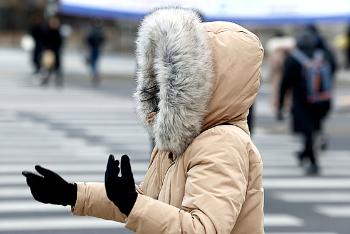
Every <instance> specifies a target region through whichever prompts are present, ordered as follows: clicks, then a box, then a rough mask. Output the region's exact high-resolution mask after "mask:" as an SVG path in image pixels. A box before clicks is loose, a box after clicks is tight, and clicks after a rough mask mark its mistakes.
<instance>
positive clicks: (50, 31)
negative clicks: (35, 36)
mask: <svg viewBox="0 0 350 234" xmlns="http://www.w3.org/2000/svg"><path fill="white" fill-rule="evenodd" d="M60 26H61V24H60V21H59V19H58V18H57V17H53V18H51V19H50V20H49V22H48V25H47V28H46V30H45V39H44V50H45V51H51V52H52V53H53V55H54V63H53V67H52V68H51V69H50V71H49V73H48V75H47V76H46V77H44V79H43V81H42V85H46V84H47V83H48V82H49V79H50V76H51V73H53V72H54V73H56V74H55V75H56V85H57V86H62V85H63V76H62V68H61V53H62V45H63V37H62V35H61V32H60Z"/></svg>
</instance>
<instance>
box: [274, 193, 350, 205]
mask: <svg viewBox="0 0 350 234" xmlns="http://www.w3.org/2000/svg"><path fill="white" fill-rule="evenodd" d="M274 196H275V197H276V198H278V199H280V200H283V201H286V202H307V203H310V202H317V203H319V202H325V203H326V202H341V203H343V202H350V192H328V191H319V192H288V193H286V192H279V193H276V194H274Z"/></svg>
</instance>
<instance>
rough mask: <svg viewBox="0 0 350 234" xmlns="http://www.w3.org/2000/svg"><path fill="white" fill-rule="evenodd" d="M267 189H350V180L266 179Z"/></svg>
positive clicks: (265, 186) (264, 183)
mask: <svg viewBox="0 0 350 234" xmlns="http://www.w3.org/2000/svg"><path fill="white" fill-rule="evenodd" d="M263 186H264V188H266V189H350V178H336V177H335V178H293V179H291V178H265V179H264V180H263Z"/></svg>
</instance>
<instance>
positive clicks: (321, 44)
mask: <svg viewBox="0 0 350 234" xmlns="http://www.w3.org/2000/svg"><path fill="white" fill-rule="evenodd" d="M306 30H309V31H310V32H311V33H313V34H314V35H315V37H316V49H317V50H321V51H323V53H324V55H325V57H326V59H327V61H328V62H329V64H330V68H331V76H332V83H333V86H334V83H335V79H334V78H335V73H336V71H337V68H338V65H337V59H336V56H335V53H334V51H333V50H332V49H331V47H330V46H329V45H328V43H327V41H326V39H325V38H324V37H323V36H322V35H321V33H320V31H319V30H318V28H317V27H316V25H309V26H307V27H306ZM324 120H325V118H323V119H322V121H320V123H319V125H318V129H316V131H317V133H318V134H317V138H316V141H315V144H316V146H317V147H318V148H320V149H321V150H326V149H327V148H328V137H327V134H326V133H325V131H324V126H323V125H324V124H323V123H324Z"/></svg>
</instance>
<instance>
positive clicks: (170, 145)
mask: <svg viewBox="0 0 350 234" xmlns="http://www.w3.org/2000/svg"><path fill="white" fill-rule="evenodd" d="M136 46H137V49H136V61H137V89H136V93H135V98H136V102H137V112H138V115H139V117H140V119H141V120H142V121H143V123H144V124H145V125H146V127H147V128H148V130H149V132H150V133H151V135H152V136H153V137H154V139H155V143H156V148H158V149H159V150H164V151H170V152H172V153H173V154H174V155H175V156H179V155H181V154H182V153H183V152H184V151H185V150H186V148H187V147H188V145H189V144H190V143H191V142H192V141H193V139H194V138H195V137H196V136H198V135H199V134H200V133H201V132H202V131H204V130H206V129H208V128H211V127H213V126H216V125H220V124H223V123H229V124H234V125H238V126H239V127H241V128H242V129H244V130H245V131H246V132H249V131H248V128H247V126H246V117H247V115H248V109H249V107H250V106H251V105H252V103H253V101H254V99H255V96H256V95H257V91H258V88H259V85H260V66H261V62H262V58H263V48H262V46H261V43H260V41H259V40H258V38H257V37H256V36H255V35H254V34H252V33H251V32H249V31H248V30H246V29H244V28H243V27H241V26H239V25H236V24H233V23H228V22H210V23H201V21H200V19H199V17H198V15H197V14H196V13H195V12H194V11H192V10H187V9H181V8H168V9H160V10H156V11H155V12H153V13H151V14H150V15H148V16H146V17H145V19H144V20H143V22H142V24H141V26H140V28H139V32H138V37H137V41H136Z"/></svg>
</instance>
